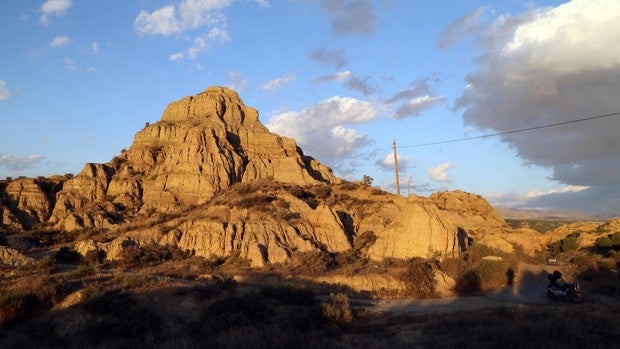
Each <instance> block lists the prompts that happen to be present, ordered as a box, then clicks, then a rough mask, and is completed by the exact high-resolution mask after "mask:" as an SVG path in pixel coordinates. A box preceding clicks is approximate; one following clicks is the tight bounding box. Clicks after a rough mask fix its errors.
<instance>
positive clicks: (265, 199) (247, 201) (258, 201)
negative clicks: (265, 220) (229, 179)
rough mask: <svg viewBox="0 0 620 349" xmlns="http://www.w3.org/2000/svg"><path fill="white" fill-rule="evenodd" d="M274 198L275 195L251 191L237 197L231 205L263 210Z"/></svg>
mask: <svg viewBox="0 0 620 349" xmlns="http://www.w3.org/2000/svg"><path fill="white" fill-rule="evenodd" d="M275 199H276V197H275V196H273V195H271V194H265V193H253V194H248V195H246V196H244V197H242V198H239V199H237V200H235V201H234V202H233V206H235V207H237V208H252V207H253V208H257V209H259V210H264V209H265V208H266V207H267V205H269V204H271V203H272V202H273V201H274V200H275Z"/></svg>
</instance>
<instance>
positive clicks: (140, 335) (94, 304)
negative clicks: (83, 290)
mask: <svg viewBox="0 0 620 349" xmlns="http://www.w3.org/2000/svg"><path fill="white" fill-rule="evenodd" d="M83 308H84V310H85V311H86V313H87V314H89V315H90V316H92V317H93V318H95V319H97V320H96V321H93V322H91V323H89V324H88V326H85V327H84V329H83V330H82V331H80V332H79V334H80V335H79V338H76V339H75V341H76V342H75V346H83V347H112V348H120V347H134V346H144V347H155V346H156V344H161V343H158V336H159V335H160V333H161V331H160V329H161V325H162V320H161V318H159V317H158V316H157V315H155V314H154V313H153V312H152V311H151V310H149V309H148V308H146V307H143V306H141V305H140V304H139V303H138V302H137V300H136V299H135V298H134V297H133V296H131V295H130V294H128V293H124V292H119V291H110V292H106V293H103V294H100V295H98V296H96V297H94V298H92V299H89V300H87V301H86V302H84V303H83ZM80 344H81V345H80Z"/></svg>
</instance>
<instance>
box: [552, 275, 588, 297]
mask: <svg viewBox="0 0 620 349" xmlns="http://www.w3.org/2000/svg"><path fill="white" fill-rule="evenodd" d="M561 277H562V274H560V272H558V271H557V270H556V271H554V272H553V274H549V276H548V278H549V285H547V297H549V298H550V299H557V298H566V299H568V300H570V301H571V302H573V303H576V304H579V303H581V302H583V293H581V287H580V286H579V281H575V282H573V283H571V284H565V285H563V286H561V285H559V284H558V280H559V279H560V278H561Z"/></svg>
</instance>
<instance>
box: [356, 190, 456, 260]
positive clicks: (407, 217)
mask: <svg viewBox="0 0 620 349" xmlns="http://www.w3.org/2000/svg"><path fill="white" fill-rule="evenodd" d="M399 199H401V200H398V201H396V200H395V203H396V204H397V205H398V206H399V207H398V210H397V212H398V213H397V214H396V215H395V216H394V217H393V220H392V221H391V222H390V223H389V224H387V225H386V226H384V227H380V226H376V227H375V230H374V232H375V234H376V236H377V241H376V242H375V243H374V245H372V246H371V247H370V249H369V250H368V256H369V257H370V258H371V259H374V260H383V259H384V258H386V257H393V258H411V257H424V258H426V257H434V256H437V257H438V256H446V255H449V256H454V255H455V254H457V253H458V251H459V248H458V239H457V227H456V225H454V223H452V222H451V221H449V220H447V219H445V218H443V217H441V214H440V213H439V210H438V208H437V207H436V206H435V205H434V204H433V203H432V202H431V201H430V200H428V199H424V198H421V197H416V196H413V195H411V196H409V198H407V199H404V198H399ZM377 228H378V229H377Z"/></svg>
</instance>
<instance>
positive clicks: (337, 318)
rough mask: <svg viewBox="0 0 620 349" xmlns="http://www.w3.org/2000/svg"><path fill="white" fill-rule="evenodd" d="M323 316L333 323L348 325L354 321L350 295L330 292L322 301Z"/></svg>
mask: <svg viewBox="0 0 620 349" xmlns="http://www.w3.org/2000/svg"><path fill="white" fill-rule="evenodd" d="M321 313H322V314H323V317H324V318H325V319H326V320H327V321H329V322H330V323H331V324H333V325H347V324H350V323H351V322H352V321H353V312H352V311H351V304H350V302H349V296H347V294H346V293H330V295H329V298H328V299H327V300H326V301H324V302H323V303H321Z"/></svg>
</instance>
